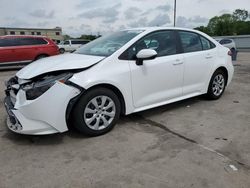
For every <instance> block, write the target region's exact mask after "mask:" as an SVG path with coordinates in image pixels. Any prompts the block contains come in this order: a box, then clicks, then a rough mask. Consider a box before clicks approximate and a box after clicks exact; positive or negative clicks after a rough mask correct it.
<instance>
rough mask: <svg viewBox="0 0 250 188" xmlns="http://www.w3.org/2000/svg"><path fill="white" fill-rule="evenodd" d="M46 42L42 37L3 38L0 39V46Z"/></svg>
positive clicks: (41, 43)
mask: <svg viewBox="0 0 250 188" xmlns="http://www.w3.org/2000/svg"><path fill="white" fill-rule="evenodd" d="M44 44H48V42H47V41H46V40H44V39H43V38H5V39H0V47H8V46H29V45H44Z"/></svg>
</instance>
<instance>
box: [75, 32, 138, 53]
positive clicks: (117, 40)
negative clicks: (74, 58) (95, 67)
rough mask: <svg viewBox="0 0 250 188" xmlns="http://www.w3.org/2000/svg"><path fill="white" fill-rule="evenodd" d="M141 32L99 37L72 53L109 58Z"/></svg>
mask: <svg viewBox="0 0 250 188" xmlns="http://www.w3.org/2000/svg"><path fill="white" fill-rule="evenodd" d="M141 32H143V31H142V30H127V31H119V32H115V33H112V34H109V35H106V36H103V37H100V38H98V39H96V40H94V41H92V42H90V43H88V44H86V45H84V46H82V47H81V48H78V49H77V50H76V51H75V52H74V53H77V54H84V55H95V56H105V57H107V56H110V55H111V54H113V53H114V52H116V51H117V50H118V49H119V48H121V47H122V46H123V45H124V44H126V43H127V42H128V41H130V40H131V39H132V38H134V37H135V36H137V35H138V34H140V33H141Z"/></svg>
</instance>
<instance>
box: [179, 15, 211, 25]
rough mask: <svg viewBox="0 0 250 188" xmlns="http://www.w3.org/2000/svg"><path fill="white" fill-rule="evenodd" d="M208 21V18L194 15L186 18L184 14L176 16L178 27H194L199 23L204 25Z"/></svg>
mask: <svg viewBox="0 0 250 188" xmlns="http://www.w3.org/2000/svg"><path fill="white" fill-rule="evenodd" d="M208 21H209V19H208V18H205V17H201V16H194V17H191V18H186V17H184V16H178V17H177V24H176V25H177V26H178V27H187V28H194V27H196V26H199V25H204V24H206V23H207V22H208Z"/></svg>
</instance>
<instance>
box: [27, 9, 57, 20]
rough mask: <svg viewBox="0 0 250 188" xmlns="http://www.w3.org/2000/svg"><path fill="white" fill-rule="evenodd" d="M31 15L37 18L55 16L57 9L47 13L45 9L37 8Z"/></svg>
mask: <svg viewBox="0 0 250 188" xmlns="http://www.w3.org/2000/svg"><path fill="white" fill-rule="evenodd" d="M29 15H30V16H33V17H37V18H54V15H55V11H53V10H52V11H50V12H48V13H46V11H45V9H37V10H34V11H32V12H30V13H29Z"/></svg>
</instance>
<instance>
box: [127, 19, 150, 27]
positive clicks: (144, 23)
mask: <svg viewBox="0 0 250 188" xmlns="http://www.w3.org/2000/svg"><path fill="white" fill-rule="evenodd" d="M147 23H148V19H147V18H146V17H143V18H140V19H139V20H137V21H133V22H130V23H129V24H128V27H146V26H147Z"/></svg>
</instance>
